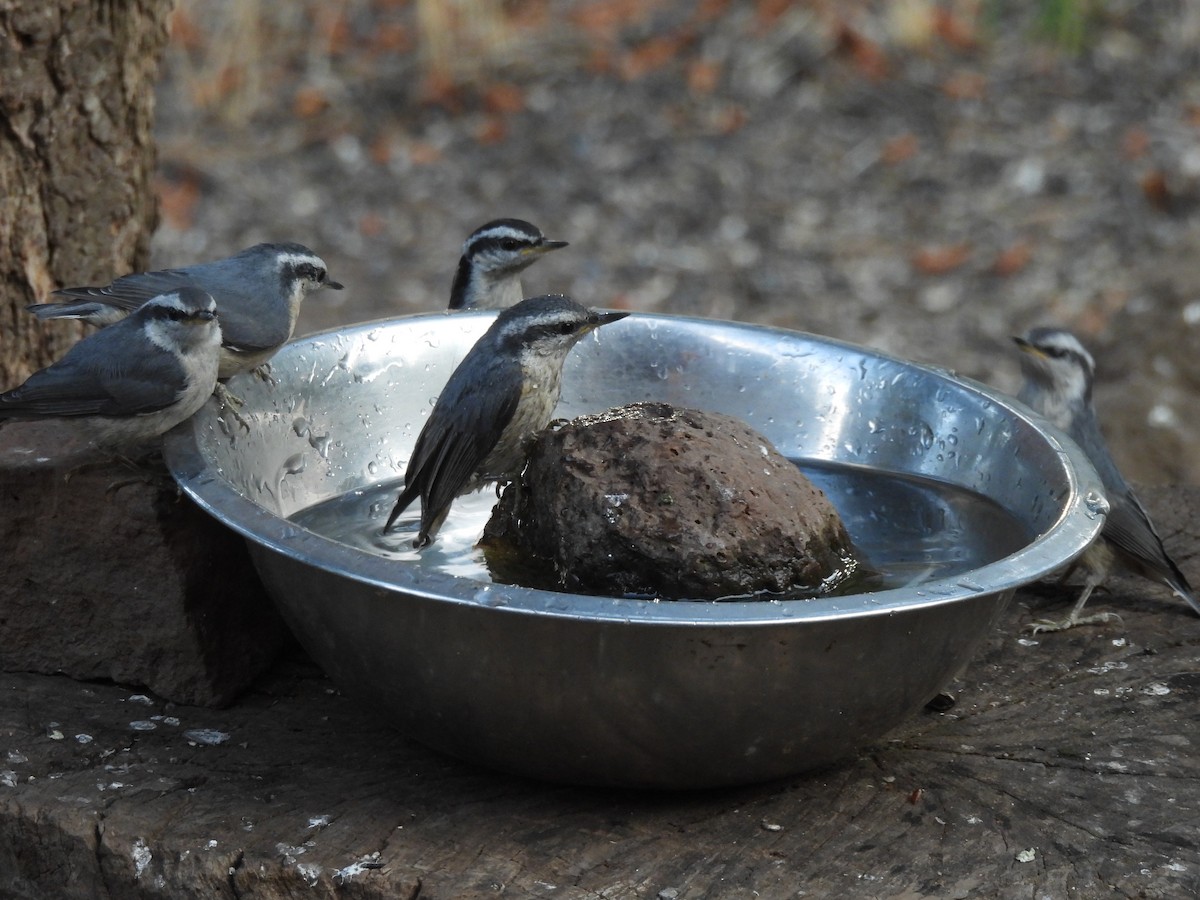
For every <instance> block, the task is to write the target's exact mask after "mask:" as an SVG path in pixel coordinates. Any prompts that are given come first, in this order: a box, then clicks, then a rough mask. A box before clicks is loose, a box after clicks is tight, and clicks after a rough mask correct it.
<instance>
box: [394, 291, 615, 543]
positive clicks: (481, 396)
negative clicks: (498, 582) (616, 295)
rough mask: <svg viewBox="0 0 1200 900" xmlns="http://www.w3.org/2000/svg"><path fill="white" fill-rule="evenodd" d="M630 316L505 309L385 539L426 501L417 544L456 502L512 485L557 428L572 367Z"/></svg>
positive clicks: (560, 301)
mask: <svg viewBox="0 0 1200 900" xmlns="http://www.w3.org/2000/svg"><path fill="white" fill-rule="evenodd" d="M627 315H629V313H627V312H597V311H596V310H593V309H588V308H587V307H586V306H581V305H580V304H578V303H576V302H575V301H574V300H572V299H570V298H569V297H565V296H562V295H561V294H551V295H546V296H543V297H533V298H530V299H528V300H522V301H521V302H520V303H518V304H516V305H515V306H510V307H509V308H507V309H505V310H502V311H501V312H500V314H499V315H498V316H497V317H496V321H495V322H493V323H492V325H491V327H490V328H488V330H487V331H486V332H485V333H484V335H483V337H481V338H480V339H479V340H478V341H477V342H476V343H475V345H474V346H473V347H472V348H471V350H470V351H469V352H468V353H467V355H466V357H465V358H464V359H463V361H462V362H461V363H460V364H459V366H458V368H456V369H455V370H454V372H453V374H451V376H450V380H449V381H448V382H447V383H446V387H445V388H444V389H443V390H442V392H441V394H440V395H439V396H438V399H437V403H436V404H434V407H433V411H432V412H431V413H430V415H429V419H428V420H427V421H426V422H425V427H424V428H422V429H421V433H420V434H419V435H418V436H417V443H416V445H415V446H414V448H413V452H412V456H411V457H410V458H409V461H408V468H407V470H406V471H405V473H404V490H403V491H401V493H400V496H399V498H397V500H396V505H395V506H394V507H393V508H392V513H391V515H390V516H388V520H387V524H386V525H384V526H383V530H384V531H385V532H386V531H388V530H389V529H390V528H391V527H392V523H393V522H395V521H396V519H397V518H399V516H400V514H401V513H403V512H404V510H405V509H407V508H408V506H409V504H411V503H412V501H413V500H415V499H416V498H417V497H418V496H420V498H421V525H420V530H419V531H418V533H417V537H416V539H415V540H414V541H413V546H415V547H424V546H425V545H426V544H428V543H429V542H430V541H431V540H433V537H434V535H436V534H437V532H438V529H439V528H441V526H442V523H443V522H444V521H445V519H446V514H447V513H449V511H450V505H451V504H452V503H453V502H454V500H455V498H456V497H458V496H460V495H462V494H466V493H469V492H470V491H473V490H475V489H476V488H479V487H480V486H482V485H483V484H485V483H487V482H492V481H495V482H503V481H510V480H512V479H513V478H515V477H516V476H517V475H518V474H520V471H521V468H522V466H523V465H524V464H525V456H526V453H527V451H528V448H529V442H530V441H531V440H532V439H533V438H534V436H536V435H537V433H538V432H539V431H541V430H542V429H543V428H545V427H546V426H547V425H549V424H550V420H551V417H552V416H553V414H554V407H555V406H557V405H558V397H559V392H560V390H561V385H562V369H563V363H564V362H565V361H566V358H567V354H568V353H570V351H571V348H572V347H574V346H575V344H576V342H578V341H579V339H580V338H581V337H583V336H584V335H585V334H587V333H588V332H590V331H593V330H594V329H596V328H599V327H600V326H601V325H607V324H608V323H610V322H616V321H617V320H618V319H623V318H625V317H626V316H627Z"/></svg>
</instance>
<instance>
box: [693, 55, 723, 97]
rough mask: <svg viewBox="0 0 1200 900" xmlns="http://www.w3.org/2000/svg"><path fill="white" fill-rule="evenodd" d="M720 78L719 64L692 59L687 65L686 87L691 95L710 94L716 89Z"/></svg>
mask: <svg viewBox="0 0 1200 900" xmlns="http://www.w3.org/2000/svg"><path fill="white" fill-rule="evenodd" d="M720 78H721V66H720V64H719V63H715V62H710V61H708V60H706V59H694V60H692V61H691V62H690V63H689V64H688V69H687V86H688V90H689V91H691V92H692V93H693V94H711V93H712V92H713V91H715V90H716V89H717V82H718V81H719V80H720Z"/></svg>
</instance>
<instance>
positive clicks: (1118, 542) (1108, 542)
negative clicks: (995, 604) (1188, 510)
mask: <svg viewBox="0 0 1200 900" xmlns="http://www.w3.org/2000/svg"><path fill="white" fill-rule="evenodd" d="M1013 340H1014V341H1015V342H1016V344H1017V346H1018V347H1019V348H1020V349H1021V350H1022V351H1024V352H1023V353H1022V356H1021V369H1022V372H1023V373H1024V376H1025V383H1024V385H1023V386H1022V388H1021V391H1020V393H1019V394H1018V395H1017V399H1019V400H1021V401H1022V402H1023V403H1025V404H1026V405H1027V406H1029V407H1030V408H1031V409H1033V410H1035V411H1037V412H1038V413H1040V414H1041V415H1043V416H1045V417H1046V418H1047V419H1049V420H1050V421H1051V422H1052V423H1054V424H1055V425H1056V426H1058V427H1059V428H1060V429H1062V430H1063V431H1065V432H1066V433H1067V434H1068V435H1070V436H1071V438H1072V439H1074V441H1075V442H1076V443H1077V444H1078V445H1079V447H1080V448H1081V449H1082V450H1083V452H1084V453H1085V454H1086V455H1087V457H1088V459H1089V460H1090V461H1091V463H1092V465H1093V466H1094V467H1095V469H1096V472H1097V474H1098V475H1099V476H1100V480H1101V482H1102V483H1103V485H1104V491H1105V494H1106V495H1107V497H1108V502H1109V506H1110V509H1109V512H1108V516H1107V518H1106V519H1105V521H1104V527H1103V529H1101V532H1100V535H1099V536H1098V537H1097V538H1096V540H1095V541H1094V542H1093V543H1092V544H1091V546H1090V547H1088V549H1087V550H1085V551H1084V553H1083V555H1082V556H1081V557H1080V558H1079V560H1078V561H1077V562H1076V565H1077V566H1079V567H1080V568H1082V570H1083V571H1084V573H1085V583H1084V587H1083V591H1082V592H1081V593H1080V595H1079V599H1078V600H1077V601H1076V602H1075V606H1074V608H1072V610H1071V613H1070V615H1068V616H1067V618H1066V619H1064V620H1063V621H1061V622H1036V623H1034V624H1033V625H1031V626H1030V629H1031V630H1032V631H1033V632H1035V633H1037V632H1041V631H1063V630H1065V629H1067V628H1072V627H1074V626H1075V625H1083V624H1093V623H1098V622H1107V621H1110V620H1112V619H1116V618H1119V617H1118V616H1117V615H1116V614H1115V613H1108V612H1103V613H1096V614H1095V615H1091V616H1080V612H1081V611H1082V610H1083V607H1084V604H1086V603H1087V601H1088V598H1089V597H1091V595H1092V591H1093V590H1095V588H1096V587H1097V586H1099V585H1100V584H1102V583H1103V582H1104V580H1105V579H1106V578H1107V577H1108V575H1109V574H1110V573H1111V572H1112V571H1113V570H1114V569H1116V568H1123V569H1126V570H1128V571H1131V572H1133V573H1135V574H1137V575H1141V576H1143V577H1145V578H1150V579H1153V580H1155V581H1159V582H1162V583H1163V584H1165V585H1166V586H1167V587H1169V588H1170V589H1171V590H1172V591H1174V592H1175V594H1176V595H1178V596H1179V597H1180V598H1181V599H1182V600H1185V601H1187V603H1188V605H1190V606H1191V607H1192V609H1193V610H1195V611H1196V613H1197V614H1200V600H1197V598H1196V595H1195V593H1194V592H1193V591H1192V587H1191V585H1190V584H1188V580H1187V578H1186V577H1184V574H1183V573H1182V572H1181V571H1180V570H1179V567H1178V566H1177V565H1175V562H1174V561H1173V560H1172V559H1171V557H1170V556H1169V555H1168V554H1167V551H1166V549H1165V548H1164V547H1163V542H1162V539H1161V538H1160V537H1159V535H1158V532H1157V531H1156V530H1155V528H1154V524H1153V523H1152V522H1151V521H1150V516H1149V514H1148V513H1147V512H1146V509H1145V507H1143V506H1142V504H1141V501H1139V500H1138V498H1137V496H1136V495H1135V494H1134V492H1133V489H1132V488H1131V487H1130V486H1129V484H1128V482H1126V481H1125V478H1124V477H1123V476H1122V475H1121V472H1120V470H1119V469H1118V468H1117V464H1116V463H1115V462H1114V461H1113V458H1112V455H1111V454H1110V453H1109V451H1108V446H1107V444H1106V443H1105V441H1104V437H1103V435H1102V434H1101V432H1100V426H1099V423H1098V422H1097V419H1096V411H1095V408H1094V407H1093V405H1092V386H1093V384H1094V381H1095V373H1096V364H1095V361H1094V360H1093V359H1092V356H1091V354H1090V353H1088V352H1087V350H1086V349H1084V346H1083V344H1081V343H1080V342H1079V339H1078V338H1076V337H1075V335H1073V334H1071V333H1070V332H1069V331H1066V330H1064V329H1061V328H1035V329H1033V330H1032V331H1030V332H1029V333H1028V334H1026V335H1025V336H1024V337H1016V338H1013Z"/></svg>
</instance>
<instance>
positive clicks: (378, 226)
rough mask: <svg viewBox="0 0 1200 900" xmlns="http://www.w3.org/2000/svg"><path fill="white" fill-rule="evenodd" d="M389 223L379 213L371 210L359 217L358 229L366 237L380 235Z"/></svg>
mask: <svg viewBox="0 0 1200 900" xmlns="http://www.w3.org/2000/svg"><path fill="white" fill-rule="evenodd" d="M386 225H387V223H386V222H385V221H384V219H383V216H381V215H380V214H379V213H377V212H375V211H373V210H369V211H367V212H365V213H363V214H362V215H361V216H360V217H359V219H358V230H359V231H360V232H361V233H362V235H363V236H364V237H378V236H379V235H380V234H382V233H383V229H384V227H385V226H386Z"/></svg>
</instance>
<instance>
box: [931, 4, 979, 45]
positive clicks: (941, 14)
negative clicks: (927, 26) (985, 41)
mask: <svg viewBox="0 0 1200 900" xmlns="http://www.w3.org/2000/svg"><path fill="white" fill-rule="evenodd" d="M933 32H934V34H936V35H937V36H938V37H939V38H941V39H942V40H943V41H944V42H945V43H946V44H948V45H949V46H951V47H953V48H954V49H955V50H974V49H975V48H976V47H978V46H979V38H978V35H977V34H976V30H975V23H974V22H973V21H969V20H968V19H967V18H965V17H964V16H962V15H959V12H958V11H957V10H955V9H951V8H949V7H946V6H937V7H936V8H935V9H934V11H933Z"/></svg>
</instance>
